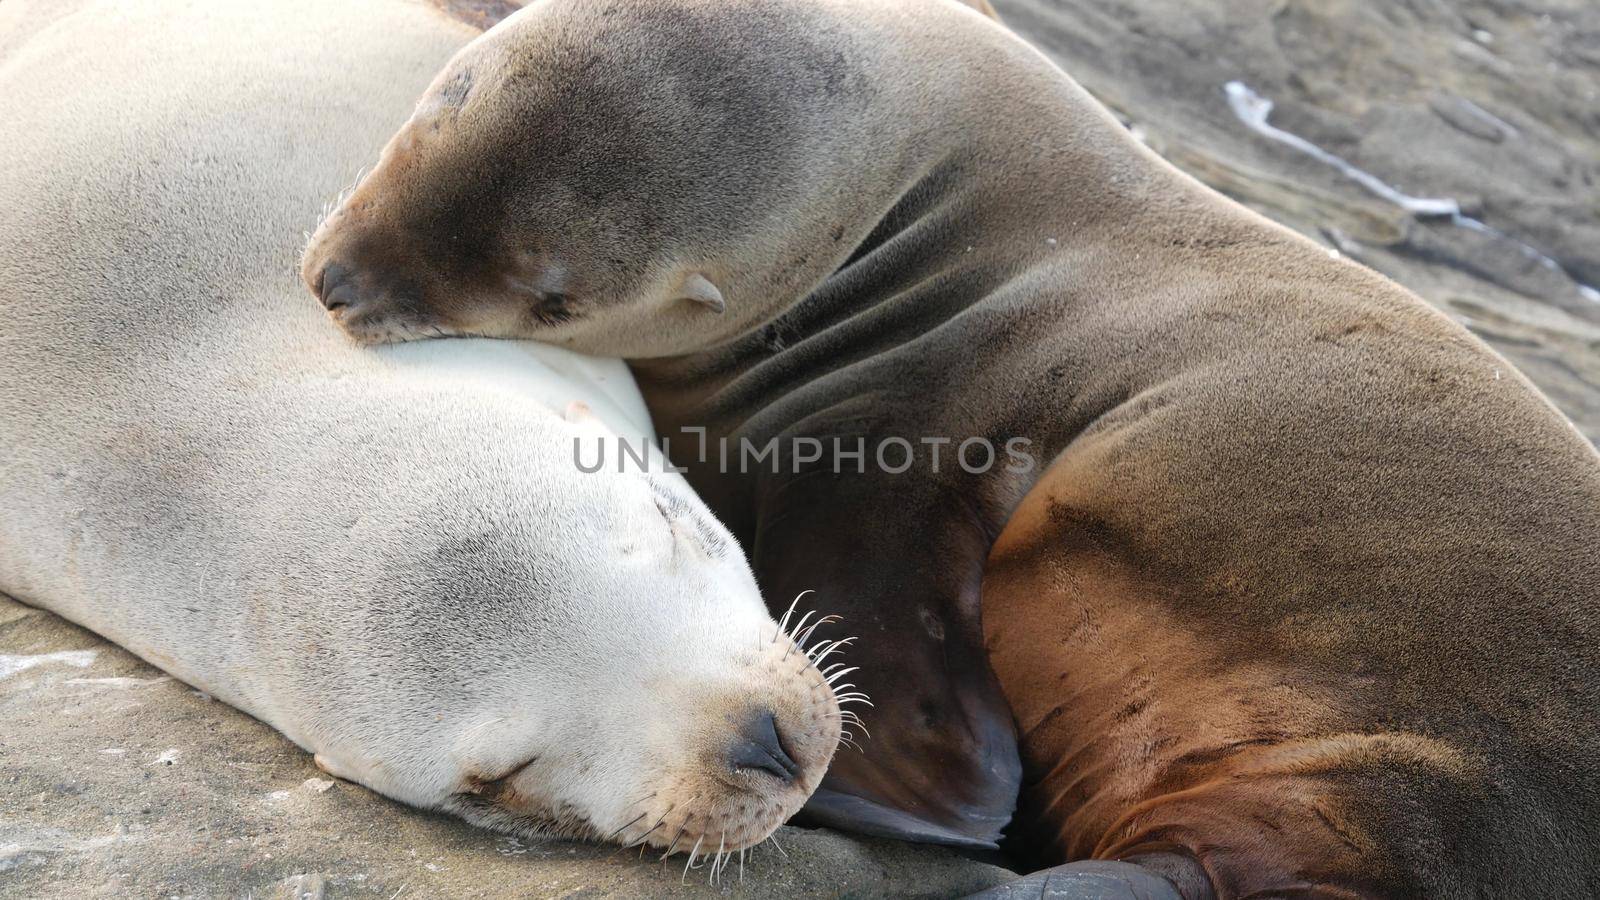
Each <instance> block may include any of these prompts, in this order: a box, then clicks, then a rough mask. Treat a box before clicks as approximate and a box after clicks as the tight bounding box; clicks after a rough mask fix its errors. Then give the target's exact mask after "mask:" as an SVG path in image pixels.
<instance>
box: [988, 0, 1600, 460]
mask: <svg viewBox="0 0 1600 900" xmlns="http://www.w3.org/2000/svg"><path fill="white" fill-rule="evenodd" d="M993 3H994V5H995V7H996V8H997V9H998V10H999V11H1000V14H1001V16H1002V17H1004V19H1005V20H1006V22H1007V24H1009V25H1010V26H1011V27H1012V28H1014V29H1016V30H1017V31H1019V32H1021V33H1022V34H1023V35H1024V36H1026V37H1027V38H1028V39H1029V40H1030V41H1032V42H1033V43H1034V44H1035V45H1036V46H1038V47H1040V48H1041V49H1043V50H1044V51H1045V52H1046V53H1047V54H1048V55H1050V56H1051V57H1052V58H1053V59H1055V60H1056V62H1057V63H1059V64H1060V65H1061V67H1062V68H1064V69H1065V70H1066V71H1067V72H1068V73H1070V74H1071V75H1072V76H1073V77H1074V78H1076V79H1077V80H1078V81H1079V82H1080V83H1082V84H1083V85H1084V87H1086V88H1088V89H1089V91H1090V92H1091V93H1093V94H1094V95H1095V96H1096V97H1098V98H1099V99H1100V100H1101V101H1102V102H1104V103H1105V104H1106V105H1108V106H1110V107H1111V108H1112V110H1114V111H1115V112H1116V113H1117V115H1118V116H1119V117H1121V118H1122V119H1123V121H1124V122H1125V123H1127V124H1128V125H1129V127H1130V128H1132V129H1134V133H1135V134H1136V135H1139V136H1140V137H1141V138H1142V139H1143V140H1144V141H1145V142H1146V143H1147V144H1148V145H1149V146H1150V147H1152V148H1153V149H1155V150H1156V151H1157V152H1159V153H1161V154H1162V155H1163V156H1165V157H1166V158H1167V159H1169V160H1171V161H1172V162H1173V163H1174V164H1176V165H1177V166H1178V167H1179V168H1181V169H1184V170H1185V171H1187V172H1189V173H1190V174H1191V175H1194V176H1195V177H1196V178H1199V179H1200V180H1201V181H1204V182H1206V183H1207V184H1209V185H1211V186H1212V187H1214V188H1216V189H1218V190H1220V191H1221V192H1223V193H1225V194H1227V195H1229V196H1231V197H1233V198H1234V199H1236V200H1239V201H1241V202H1243V203H1245V204H1246V205H1248V206H1251V207H1253V208H1254V209H1256V210H1257V211H1258V212H1261V213H1263V214H1265V215H1267V216H1269V217H1271V218H1273V219H1276V220H1278V221H1280V222H1282V223H1284V224H1286V225H1288V226H1290V227H1292V228H1295V229H1296V230H1298V231H1300V232H1302V233H1304V234H1306V235H1308V236H1310V237H1312V238H1314V239H1316V240H1319V241H1321V242H1322V243H1323V244H1325V245H1327V246H1328V247H1329V248H1330V250H1338V251H1339V252H1342V253H1345V254H1347V255H1349V256H1351V257H1353V258H1355V259H1357V260H1359V261H1361V262H1363V263H1365V264H1366V265H1368V266H1371V267H1372V268H1374V269H1377V270H1378V271H1380V272H1382V273H1383V274H1385V275H1388V276H1389V277H1391V278H1393V279H1395V280H1396V281H1398V282H1400V283H1401V284H1404V285H1406V286H1407V287H1409V288H1411V289H1412V290H1414V291H1416V292H1417V293H1418V294H1420V295H1422V296H1423V297H1424V298H1425V299H1427V300H1428V301H1430V302H1432V303H1433V304H1434V305H1435V306H1437V307H1439V308H1440V309H1442V310H1443V311H1444V312H1446V313H1447V314H1449V315H1451V316H1453V317H1454V318H1456V319H1457V320H1459V321H1461V322H1462V323H1463V324H1465V325H1467V326H1468V327H1470V328H1471V329H1472V330H1473V331H1475V332H1476V333H1477V334H1478V335H1479V336H1481V337H1483V338H1484V339H1485V340H1487V341H1488V342H1489V343H1490V344H1491V345H1493V346H1494V347H1495V349H1497V350H1499V351H1500V352H1501V353H1502V354H1504V355H1505V356H1506V357H1508V358H1509V359H1510V360H1511V361H1512V362H1513V363H1515V364H1516V365H1517V366H1518V367H1519V368H1520V369H1522V371H1523V372H1525V373H1526V374H1527V375H1528V376H1529V377H1530V378H1531V379H1532V380H1533V381H1534V382H1535V383H1536V384H1538V385H1539V387H1540V388H1542V389H1543V390H1544V391H1545V393H1546V394H1548V395H1549V396H1550V398H1551V399H1552V400H1554V401H1555V403H1556V405H1557V406H1559V407H1560V408H1561V409H1562V411H1563V412H1565V413H1566V414H1567V416H1568V417H1569V418H1570V419H1571V420H1572V421H1573V423H1574V424H1575V425H1576V426H1577V427H1578V429H1579V430H1580V431H1582V432H1583V433H1584V434H1586V435H1587V436H1588V437H1589V439H1590V440H1591V441H1595V440H1597V439H1600V291H1596V290H1595V288H1596V287H1600V4H1596V3H1594V2H1593V0H1380V2H1372V0H1229V2H1227V3H1216V2H1212V0H993ZM1229 82H1239V83H1240V84H1241V85H1242V86H1243V87H1245V88H1248V89H1249V90H1250V91H1252V92H1254V94H1256V95H1258V96H1259V97H1261V98H1263V99H1265V100H1269V101H1271V102H1272V103H1273V104H1274V106H1273V109H1272V111H1271V114H1270V116H1269V119H1268V121H1269V123H1270V124H1271V125H1272V126H1274V127H1276V128H1278V129H1281V130H1283V131H1286V132H1289V133H1291V134H1293V135H1296V136H1298V137H1300V138H1303V139H1304V140H1306V141H1309V142H1310V143H1311V144H1313V145H1315V146H1316V147H1317V148H1320V149H1321V150H1322V151H1324V152H1326V153H1329V154H1333V155H1334V156H1337V157H1339V158H1341V159H1342V160H1344V161H1346V162H1347V163H1348V164H1350V165H1351V166H1353V167H1355V168H1356V169H1359V170H1360V171H1362V172H1365V173H1367V175H1369V176H1372V177H1374V178H1376V179H1378V180H1379V181H1381V182H1383V183H1384V184H1385V185H1387V186H1389V187H1391V188H1394V189H1396V190H1398V191H1399V192H1401V193H1403V194H1405V195H1408V196H1410V197H1412V198H1418V199H1450V200H1454V201H1456V203H1457V204H1458V205H1459V207H1460V208H1461V211H1462V217H1463V218H1464V219H1471V220H1473V221H1475V222H1477V223H1480V224H1481V225H1482V226H1485V227H1482V228H1480V227H1478V226H1476V225H1474V224H1473V223H1472V222H1465V221H1462V222H1461V224H1457V222H1458V221H1459V220H1457V219H1453V218H1452V217H1450V216H1448V215H1432V216H1418V215H1414V214H1412V213H1410V212H1407V211H1406V210H1405V209H1403V208H1402V207H1401V206H1399V205H1397V204H1396V203H1395V202H1393V201H1392V200H1390V199H1385V198H1384V197H1382V196H1380V195H1378V194H1377V193H1374V191H1373V190H1371V189H1369V188H1368V187H1364V186H1363V185H1362V184H1360V183H1359V182H1358V181H1356V180H1354V179H1352V178H1351V177H1349V176H1348V175H1346V174H1343V173H1342V172H1341V171H1340V170H1339V169H1338V168H1336V167H1335V166H1333V165H1331V164H1329V163H1328V162H1326V161H1322V160H1319V159H1317V158H1316V157H1314V156H1313V155H1311V154H1309V153H1307V152H1304V151H1303V150H1300V149H1295V148H1293V147H1291V146H1289V145H1288V144H1286V143H1283V142H1281V141H1277V140H1273V139H1270V138H1268V137H1266V136H1264V135H1263V134H1261V133H1260V132H1258V131H1256V130H1253V129H1252V128H1251V127H1250V126H1248V125H1247V124H1246V123H1245V122H1244V121H1243V120H1241V119H1240V117H1239V116H1238V115H1237V114H1236V112H1235V111H1234V107H1233V105H1232V104H1231V103H1230V100H1229V97H1228V94H1227V91H1226V88H1225V85H1227V84H1228V83H1229Z"/></svg>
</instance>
